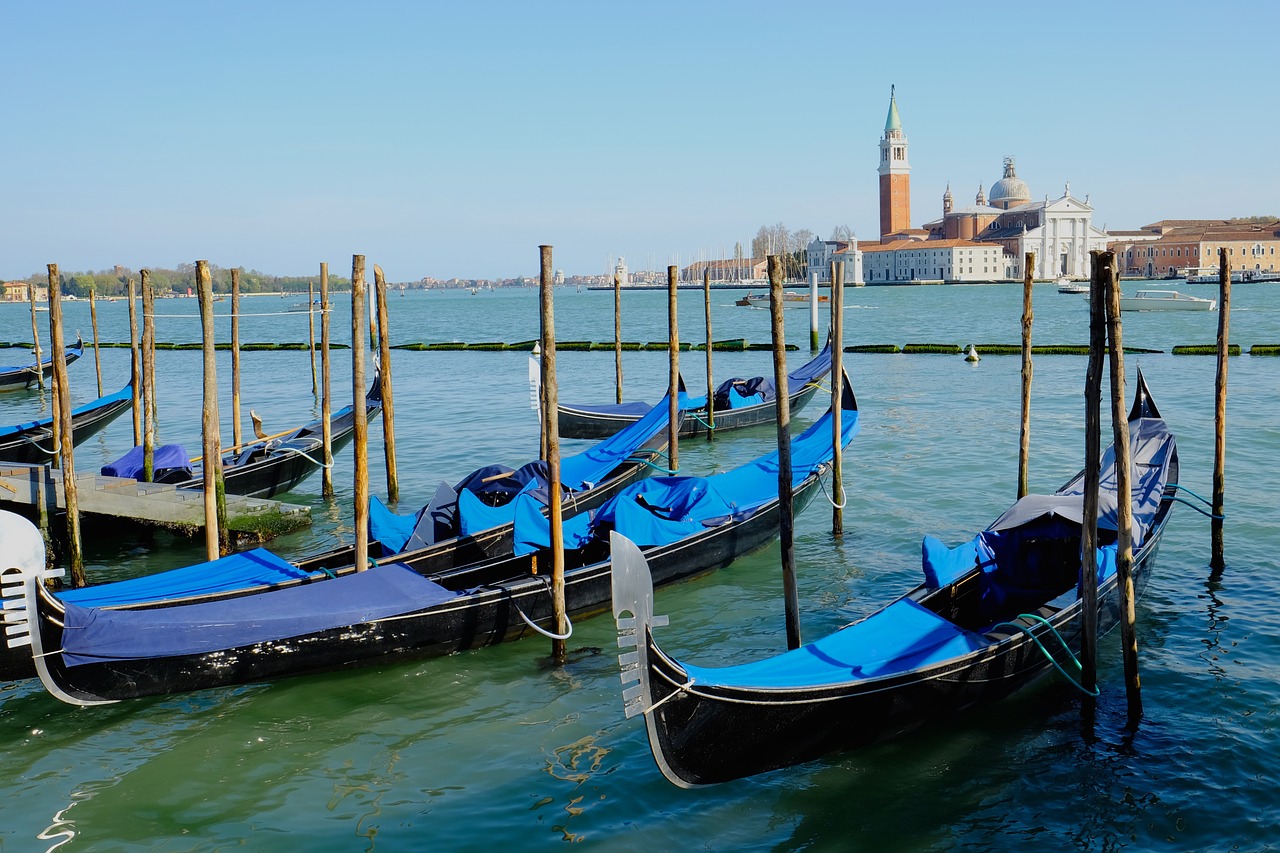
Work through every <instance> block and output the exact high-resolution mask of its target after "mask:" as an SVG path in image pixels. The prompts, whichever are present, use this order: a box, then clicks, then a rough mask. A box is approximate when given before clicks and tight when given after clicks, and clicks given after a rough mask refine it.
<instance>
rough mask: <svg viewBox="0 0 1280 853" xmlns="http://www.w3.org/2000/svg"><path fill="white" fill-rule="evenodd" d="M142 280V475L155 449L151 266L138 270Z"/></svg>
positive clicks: (149, 471) (151, 473)
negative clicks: (149, 268)
mask: <svg viewBox="0 0 1280 853" xmlns="http://www.w3.org/2000/svg"><path fill="white" fill-rule="evenodd" d="M138 275H139V277H140V279H141V284H142V479H143V480H144V481H145V482H148V483H150V482H151V481H152V480H153V479H154V478H155V451H156V313H155V312H156V299H155V293H154V292H152V290H151V270H140V271H139V273H138Z"/></svg>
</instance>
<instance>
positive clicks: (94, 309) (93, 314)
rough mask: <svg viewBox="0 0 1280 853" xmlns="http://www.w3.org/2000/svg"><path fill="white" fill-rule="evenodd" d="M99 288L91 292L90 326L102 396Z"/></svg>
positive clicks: (94, 365)
mask: <svg viewBox="0 0 1280 853" xmlns="http://www.w3.org/2000/svg"><path fill="white" fill-rule="evenodd" d="M97 293H98V291H97V288H93V289H91V290H90V291H89V325H90V326H92V327H93V367H94V370H95V372H96V373H97V374H98V396H99V397H101V396H102V350H101V349H99V348H98V299H97Z"/></svg>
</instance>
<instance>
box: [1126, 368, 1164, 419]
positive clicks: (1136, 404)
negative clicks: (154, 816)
mask: <svg viewBox="0 0 1280 853" xmlns="http://www.w3.org/2000/svg"><path fill="white" fill-rule="evenodd" d="M1159 417H1161V415H1160V410H1159V409H1158V408H1156V403H1155V400H1154V399H1153V398H1152V397H1151V389H1150V388H1149V387H1148V386H1147V377H1146V376H1144V375H1143V373H1142V368H1141V367H1139V368H1138V381H1137V387H1136V388H1134V391H1133V407H1132V408H1131V409H1130V410H1129V420H1131V421H1133V420H1137V419H1138V418H1159Z"/></svg>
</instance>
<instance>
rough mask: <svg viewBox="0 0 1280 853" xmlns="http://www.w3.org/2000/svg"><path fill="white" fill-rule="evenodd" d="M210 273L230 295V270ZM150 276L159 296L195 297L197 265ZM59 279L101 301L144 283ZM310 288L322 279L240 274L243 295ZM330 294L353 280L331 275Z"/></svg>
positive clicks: (91, 276)
mask: <svg viewBox="0 0 1280 853" xmlns="http://www.w3.org/2000/svg"><path fill="white" fill-rule="evenodd" d="M209 271H210V274H211V276H212V278H213V292H214V293H230V292H231V270H229V269H224V268H222V267H219V266H217V265H215V264H210V265H209ZM150 274H151V278H150V280H151V286H152V288H154V290H155V292H156V293H159V294H164V293H176V294H180V295H186V293H187V292H188V288H190V292H191V293H195V288H196V266H195V264H179V266H178V268H177V269H173V270H168V269H159V268H151V270H150ZM59 279H60V280H61V285H62V288H61V292H62V293H63V294H66V295H68V296H82V297H85V298H88V296H89V294H90V293H91V292H92V293H96V294H97V295H98V296H99V297H106V296H127V295H128V294H129V279H133V280H134V281H135V282H141V281H142V276H140V275H139V274H138V273H137V272H136V271H135V270H131V269H128V268H126V267H115V268H113V269H110V270H100V271H98V272H62V273H61V274H60V275H59ZM26 281H27V282H28V283H29V284H34V285H36V286H40V285H44V284H47V283H48V277H47V276H44V275H40V274H39V273H36V274H33V275H31V276H29V277H28V278H27V279H26ZM309 285H313V286H314V287H315V289H316V292H317V294H318V293H319V290H320V277H319V276H318V275H315V276H287V275H286V276H280V275H269V274H267V273H263V272H258V271H257V270H245V269H241V270H240V292H241V293H281V292H289V293H303V294H305V293H306V292H307V287H308V286H309ZM329 290H330V292H339V291H349V290H351V280H350V279H347V278H344V277H342V276H336V275H333V274H332V273H331V274H330V275H329Z"/></svg>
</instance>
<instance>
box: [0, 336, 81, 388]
mask: <svg viewBox="0 0 1280 853" xmlns="http://www.w3.org/2000/svg"><path fill="white" fill-rule="evenodd" d="M64 354H65V355H66V359H67V364H71V362H73V361H75V360H76V359H78V358H79V357H80V356H82V355H84V338H82V337H80V336H79V335H76V342H75V344H73V345H72V346H69V347H67V348H66V350H65V351H64ZM52 372H53V355H52V354H50V355H49V357H48V358H46V359H44V360H43V361H41V362H40V370H39V371H37V370H36V363H35V362H34V361H33V362H31V363H30V364H22V365H17V366H9V367H0V391H20V390H22V389H23V388H30V387H31V386H33V385H36V384H38V381H37V380H38V379H39V377H40V376H45V377H48V375H49V374H50V373H52Z"/></svg>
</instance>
